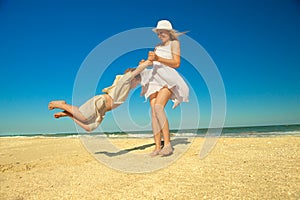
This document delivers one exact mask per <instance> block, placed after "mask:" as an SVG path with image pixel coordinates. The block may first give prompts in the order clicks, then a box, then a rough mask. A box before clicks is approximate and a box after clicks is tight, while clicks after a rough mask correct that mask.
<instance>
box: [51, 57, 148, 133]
mask: <svg viewBox="0 0 300 200" xmlns="http://www.w3.org/2000/svg"><path fill="white" fill-rule="evenodd" d="M150 65H152V62H151V61H149V60H147V61H145V62H143V63H141V64H140V65H139V66H138V67H137V68H136V69H134V68H129V69H127V70H126V71H125V73H124V75H117V76H116V79H115V80H114V82H113V85H112V86H110V87H107V88H104V89H103V90H102V92H104V94H101V95H96V96H94V97H92V98H91V99H89V100H88V101H87V102H85V103H84V104H83V105H82V106H80V107H79V108H78V107H77V106H73V105H69V104H67V103H66V102H65V101H51V102H50V103H49V105H48V108H49V110H53V109H61V110H63V111H62V112H58V113H55V114H54V117H55V118H60V117H66V116H68V117H71V118H72V119H73V120H74V121H75V122H76V123H77V124H78V125H79V126H80V127H82V128H83V129H84V130H86V131H88V132H90V131H93V130H94V129H96V128H97V127H98V126H99V125H100V124H101V122H102V120H103V118H104V116H105V113H106V112H107V111H110V110H112V109H114V108H116V107H118V106H119V105H120V104H122V103H123V102H124V101H125V100H126V98H127V96H128V94H129V91H130V90H131V89H133V88H135V87H136V86H137V85H138V84H139V83H140V81H141V76H140V72H141V71H143V70H144V69H145V68H146V67H147V66H150Z"/></svg>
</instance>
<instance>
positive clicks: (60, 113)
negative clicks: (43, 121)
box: [54, 112, 68, 119]
mask: <svg viewBox="0 0 300 200" xmlns="http://www.w3.org/2000/svg"><path fill="white" fill-rule="evenodd" d="M66 116H68V115H67V113H64V112H58V113H55V114H54V117H55V118H57V119H58V118H60V117H66Z"/></svg>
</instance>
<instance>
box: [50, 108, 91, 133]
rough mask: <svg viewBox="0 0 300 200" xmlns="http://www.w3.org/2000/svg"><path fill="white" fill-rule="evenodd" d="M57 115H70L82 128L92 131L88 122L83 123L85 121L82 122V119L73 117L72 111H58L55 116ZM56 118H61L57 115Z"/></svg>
mask: <svg viewBox="0 0 300 200" xmlns="http://www.w3.org/2000/svg"><path fill="white" fill-rule="evenodd" d="M55 115H61V116H60V117H66V116H68V117H70V118H71V119H72V120H74V122H75V123H76V124H78V125H79V126H80V127H81V128H83V129H84V130H86V131H88V132H90V131H92V129H91V127H90V126H89V125H88V124H85V123H83V122H81V121H79V120H77V119H75V118H74V117H73V115H72V114H71V113H69V112H67V111H64V112H59V113H56V114H54V117H56V116H55ZM56 118H59V117H56Z"/></svg>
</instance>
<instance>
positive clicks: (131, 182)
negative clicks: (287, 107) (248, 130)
mask: <svg viewBox="0 0 300 200" xmlns="http://www.w3.org/2000/svg"><path fill="white" fill-rule="evenodd" d="M172 140H173V142H174V141H176V140H175V139H174V138H172ZM109 141H110V142H111V144H113V145H114V146H117V147H118V149H116V150H115V151H113V150H111V149H107V150H105V148H104V150H103V149H102V150H99V149H95V151H94V152H93V151H91V150H90V149H86V147H85V146H84V145H85V143H84V142H83V141H82V140H80V139H79V138H59V137H58V138H49V137H40V138H39V137H33V138H30V137H24V138H17V137H15V138H14V137H11V138H0V150H1V151H0V154H1V157H0V189H1V190H0V199H300V187H299V185H300V137H295V136H278V137H268V138H220V139H219V140H218V142H217V144H216V146H215V148H214V149H213V150H212V151H211V153H210V154H209V155H208V156H207V157H205V158H204V159H199V152H200V149H201V145H202V144H203V141H204V138H196V139H193V140H188V142H186V143H182V142H179V143H178V144H177V145H175V146H174V148H175V151H174V155H172V156H170V157H166V158H161V157H156V158H151V157H149V156H148V153H150V152H151V150H152V149H153V145H152V144H153V140H152V139H151V138H144V139H140V138H139V139H117V138H115V139H111V140H109ZM176 152H177V153H176ZM130 154H133V155H142V156H141V158H139V159H142V160H139V159H134V158H136V157H133V158H130V159H131V160H129V159H128V162H126V161H124V160H121V159H126V157H122V156H125V155H130ZM97 155H99V156H100V157H97ZM176 156H177V157H176ZM105 158H107V159H111V160H121V163H124V162H126V163H127V166H133V165H135V167H134V168H133V169H134V170H135V171H134V170H133V171H131V172H124V170H123V171H120V170H118V169H113V168H112V167H110V166H109V164H107V163H104V162H106V161H104V162H100V161H101V159H105ZM172 158H174V159H173V160H172ZM98 159H100V161H99V160H98ZM167 159H169V160H171V161H170V162H169V161H168V164H166V165H164V166H162V167H160V168H159V169H151V170H148V171H149V172H145V171H146V170H145V169H144V168H141V170H140V173H135V172H138V170H139V167H140V166H143V167H145V166H147V165H154V164H155V163H161V162H164V161H165V160H167ZM102 161H103V160H102ZM109 162H110V161H109ZM145 163H146V164H145ZM147 163H148V164H147ZM140 164H143V165H140ZM126 169H127V168H126ZM131 170H132V169H131ZM125 171H126V170H125ZM129 171H130V170H129Z"/></svg>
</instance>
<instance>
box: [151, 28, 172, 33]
mask: <svg viewBox="0 0 300 200" xmlns="http://www.w3.org/2000/svg"><path fill="white" fill-rule="evenodd" d="M157 30H167V31H171V30H174V29H163V28H153V29H152V31H153V32H154V33H157Z"/></svg>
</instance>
